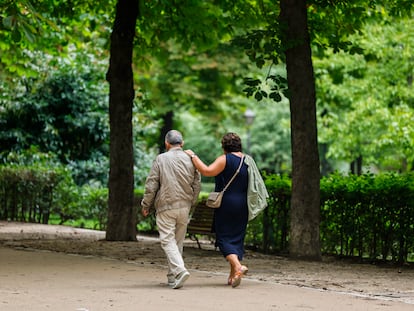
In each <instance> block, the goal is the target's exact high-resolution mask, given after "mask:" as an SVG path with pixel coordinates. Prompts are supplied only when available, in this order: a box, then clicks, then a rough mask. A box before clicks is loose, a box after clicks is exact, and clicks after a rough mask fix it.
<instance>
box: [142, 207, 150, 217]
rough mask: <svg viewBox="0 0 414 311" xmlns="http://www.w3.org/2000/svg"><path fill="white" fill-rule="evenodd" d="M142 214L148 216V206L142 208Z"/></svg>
mask: <svg viewBox="0 0 414 311" xmlns="http://www.w3.org/2000/svg"><path fill="white" fill-rule="evenodd" d="M141 214H142V216H144V217H147V216H148V215H149V210H148V209H146V208H143V209H142V210H141Z"/></svg>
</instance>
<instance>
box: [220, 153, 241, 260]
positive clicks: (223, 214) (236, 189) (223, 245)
mask: <svg viewBox="0 0 414 311" xmlns="http://www.w3.org/2000/svg"><path fill="white" fill-rule="evenodd" d="M240 160H241V158H240V157H238V156H236V155H234V154H232V153H228V154H226V166H225V168H224V170H223V171H222V172H221V173H220V174H219V175H217V176H216V177H215V181H216V185H215V191H221V190H222V189H223V188H224V186H225V185H226V184H227V182H228V181H229V180H230V179H231V177H232V176H233V174H234V173H235V172H236V170H237V168H238V166H239V164H240ZM247 184H248V173H247V165H246V164H245V163H243V165H242V167H241V168H240V172H239V173H238V174H237V176H236V178H235V179H234V180H233V181H232V183H231V184H230V186H229V187H228V188H227V190H226V191H225V192H224V195H223V199H222V201H221V206H220V207H219V208H218V209H216V210H215V211H214V222H213V231H214V232H215V234H216V247H218V248H219V249H220V251H221V253H222V254H223V256H224V257H226V256H227V255H230V254H236V255H237V256H238V257H239V260H242V259H243V255H244V237H245V235H246V227H247V220H248V209H247Z"/></svg>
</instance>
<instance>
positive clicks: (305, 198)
mask: <svg viewBox="0 0 414 311" xmlns="http://www.w3.org/2000/svg"><path fill="white" fill-rule="evenodd" d="M280 27H281V29H282V31H281V33H282V36H283V37H282V42H283V46H284V48H285V55H286V69H287V80H288V86H289V94H290V95H289V100H290V115H291V143H292V201H291V202H292V203H291V211H290V219H291V221H290V238H289V253H290V255H291V256H295V257H303V258H309V259H319V258H320V255H321V253H320V245H319V215H320V199H319V179H320V172H319V153H318V142H317V130H316V129H317V126H316V97H315V79H314V75H313V66H312V58H311V49H310V37H309V32H308V23H307V8H306V1H305V0H281V1H280Z"/></svg>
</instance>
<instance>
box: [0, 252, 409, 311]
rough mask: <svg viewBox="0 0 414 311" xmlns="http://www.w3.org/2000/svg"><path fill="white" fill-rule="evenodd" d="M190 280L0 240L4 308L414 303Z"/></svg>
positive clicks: (341, 309)
mask: <svg viewBox="0 0 414 311" xmlns="http://www.w3.org/2000/svg"><path fill="white" fill-rule="evenodd" d="M190 272H191V277H190V278H189V280H188V281H187V283H186V284H185V286H184V287H183V288H181V289H179V290H173V289H170V288H168V287H167V286H166V284H165V267H163V266H157V265H154V264H151V263H150V262H148V263H144V264H143V263H139V264H138V263H136V262H128V261H119V260H114V259H107V258H99V257H94V256H80V255H71V254H65V253H58V252H51V251H39V250H33V249H14V248H9V247H4V246H1V245H0V310H4V311H26V310H27V311H44V310H59V311H106V310H115V311H130V310H131V311H132V310H145V311H161V310H162V311H165V310H170V311H176V310H177V311H178V310H185V311H186V310H208V311H221V310H223V311H233V310H235V311H239V310H240V311H243V310H249V311H251V310H255V311H259V310H283V311H293V310H318V311H325V310H326V311H328V310H329V311H331V310H335V311H345V310H346V311H349V310H353V311H371V310H372V311H374V310H377V311H378V310H380V311H381V310H383V311H388V310H389V311H391V310H392V311H395V310H398V311H405V310H410V311H412V310H413V305H412V304H406V303H402V302H396V301H388V300H386V299H372V298H368V297H363V296H357V295H349V294H341V293H337V292H330V291H321V290H315V289H310V288H301V287H296V286H289V285H280V284H276V283H273V282H265V281H258V280H253V279H243V281H242V284H241V286H240V287H238V288H235V289H232V288H231V287H229V286H227V285H225V284H223V279H225V275H223V274H217V273H216V274H212V273H208V272H203V271H196V270H190Z"/></svg>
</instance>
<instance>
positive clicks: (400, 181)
mask: <svg viewBox="0 0 414 311" xmlns="http://www.w3.org/2000/svg"><path fill="white" fill-rule="evenodd" d="M265 183H266V187H267V189H268V192H269V195H270V197H269V199H268V203H269V205H268V207H267V208H266V210H265V211H264V213H262V214H261V215H259V216H258V217H257V218H256V219H254V220H253V221H252V222H250V223H249V225H248V230H247V235H246V245H247V247H249V248H253V249H259V250H262V251H264V252H271V253H284V252H286V251H287V250H288V241H289V234H288V233H289V210H290V195H291V180H290V178H289V177H288V176H284V175H267V176H265ZM413 222H414V175H413V174H402V175H399V174H380V175H373V174H363V175H361V176H357V175H349V176H344V175H342V174H339V173H333V174H330V175H329V176H327V177H324V178H322V180H321V224H320V238H321V245H322V251H323V253H325V254H330V255H331V254H333V255H337V256H351V257H359V258H360V259H361V260H362V259H366V258H368V259H369V260H373V261H375V260H384V261H385V260H391V261H393V262H399V263H403V262H406V261H407V260H409V258H410V254H412V253H414V238H413V237H414V228H413V226H412V224H413Z"/></svg>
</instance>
